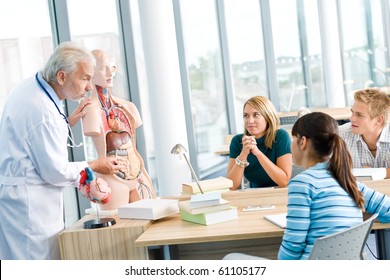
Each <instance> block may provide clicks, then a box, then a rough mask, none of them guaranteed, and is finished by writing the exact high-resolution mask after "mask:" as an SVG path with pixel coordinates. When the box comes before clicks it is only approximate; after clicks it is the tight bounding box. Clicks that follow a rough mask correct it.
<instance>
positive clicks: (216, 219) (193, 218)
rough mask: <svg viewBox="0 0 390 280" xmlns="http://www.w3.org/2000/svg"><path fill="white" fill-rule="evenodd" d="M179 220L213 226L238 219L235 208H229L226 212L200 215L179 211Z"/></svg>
mask: <svg viewBox="0 0 390 280" xmlns="http://www.w3.org/2000/svg"><path fill="white" fill-rule="evenodd" d="M180 216H181V219H182V220H184V221H188V222H192V223H196V224H202V225H206V226H207V225H213V224H217V223H222V222H226V221H231V220H235V219H237V218H238V213H237V208H235V207H231V208H230V209H227V210H221V211H216V212H208V213H202V214H195V215H192V214H189V213H187V212H185V211H184V210H183V209H180Z"/></svg>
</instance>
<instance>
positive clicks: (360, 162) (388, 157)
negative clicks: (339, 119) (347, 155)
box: [339, 122, 390, 168]
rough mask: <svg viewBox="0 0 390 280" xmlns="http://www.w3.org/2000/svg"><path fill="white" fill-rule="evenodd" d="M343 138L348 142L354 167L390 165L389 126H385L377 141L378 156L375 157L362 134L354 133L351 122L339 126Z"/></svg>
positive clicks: (387, 166)
mask: <svg viewBox="0 0 390 280" xmlns="http://www.w3.org/2000/svg"><path fill="white" fill-rule="evenodd" d="M339 134H340V136H341V138H343V139H344V141H345V142H346V143H347V146H348V147H349V151H350V152H351V156H352V161H353V167H354V168H362V167H376V168H379V167H386V168H389V167H390V131H389V126H386V127H385V128H383V130H382V133H381V135H380V137H379V140H378V142H377V144H376V145H377V151H376V156H375V157H374V156H373V155H372V153H371V152H370V150H369V149H368V146H367V144H366V142H364V141H363V139H362V137H361V135H358V134H353V133H352V128H351V123H350V122H349V123H346V124H344V125H342V126H340V127H339Z"/></svg>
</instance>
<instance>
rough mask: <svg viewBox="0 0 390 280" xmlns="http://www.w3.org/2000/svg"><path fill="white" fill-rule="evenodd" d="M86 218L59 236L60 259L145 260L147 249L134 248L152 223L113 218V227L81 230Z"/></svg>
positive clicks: (88, 217) (90, 217) (89, 216)
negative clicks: (114, 221) (135, 243)
mask: <svg viewBox="0 0 390 280" xmlns="http://www.w3.org/2000/svg"><path fill="white" fill-rule="evenodd" d="M94 218H96V216H94V215H86V216H84V217H83V218H82V219H81V220H79V221H77V222H76V223H75V224H73V225H72V226H71V227H69V228H68V229H66V230H64V231H63V232H61V233H60V235H59V242H60V251H61V259H63V260H114V259H116V260H128V259H134V260H144V259H149V254H148V248H146V247H136V246H134V242H135V240H136V239H137V238H138V237H139V236H140V235H141V234H142V233H143V232H144V231H145V230H146V229H147V228H148V227H149V226H150V225H151V224H152V221H149V220H127V219H120V218H119V217H118V216H114V218H115V220H116V224H115V225H113V226H110V227H106V228H100V229H84V228H83V226H84V222H85V221H88V220H91V219H94Z"/></svg>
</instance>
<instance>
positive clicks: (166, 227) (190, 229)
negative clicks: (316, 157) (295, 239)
mask: <svg viewBox="0 0 390 280" xmlns="http://www.w3.org/2000/svg"><path fill="white" fill-rule="evenodd" d="M365 183H366V184H367V186H369V187H371V188H373V189H375V190H377V191H379V192H381V193H386V194H387V195H390V180H380V181H367V182H365ZM222 196H223V197H224V198H225V199H227V200H229V201H230V202H231V203H232V205H234V206H236V207H238V209H237V210H238V216H239V218H238V219H237V220H233V221H228V222H223V223H220V224H215V225H209V226H204V225H199V224H194V223H190V222H186V221H183V220H181V218H180V215H179V214H177V215H174V216H170V217H166V218H164V219H161V220H158V221H155V222H154V223H153V224H152V225H151V226H150V227H149V228H148V229H147V230H146V231H145V232H144V233H143V234H142V235H141V236H140V237H138V238H137V240H136V241H135V244H136V246H152V245H173V244H189V243H201V242H213V241H228V240H243V239H256V238H268V237H280V236H283V232H284V230H283V229H282V228H280V227H278V226H276V225H274V224H272V223H270V222H268V221H267V220H265V219H264V215H268V214H276V213H281V212H285V211H286V210H287V208H286V207H287V188H276V189H267V190H261V189H250V190H244V191H230V192H226V193H223V194H222ZM261 204H272V205H275V206H276V209H275V210H266V211H254V212H243V211H242V208H243V207H245V206H248V205H261ZM383 228H390V224H381V223H374V226H373V229H383Z"/></svg>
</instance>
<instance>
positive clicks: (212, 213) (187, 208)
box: [179, 193, 238, 225]
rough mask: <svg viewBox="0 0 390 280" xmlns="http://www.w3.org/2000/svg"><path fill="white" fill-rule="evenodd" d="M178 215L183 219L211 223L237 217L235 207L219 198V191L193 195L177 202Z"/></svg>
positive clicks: (203, 223)
mask: <svg viewBox="0 0 390 280" xmlns="http://www.w3.org/2000/svg"><path fill="white" fill-rule="evenodd" d="M179 209H180V216H181V219H182V220H184V221H188V222H192V223H197V224H202V225H212V224H217V223H221V222H226V221H231V220H235V219H237V218H238V213H237V208H235V207H232V206H231V205H230V202H229V201H227V200H225V199H223V198H221V194H220V193H209V194H199V195H193V196H192V197H191V199H190V200H185V201H180V202H179Z"/></svg>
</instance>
